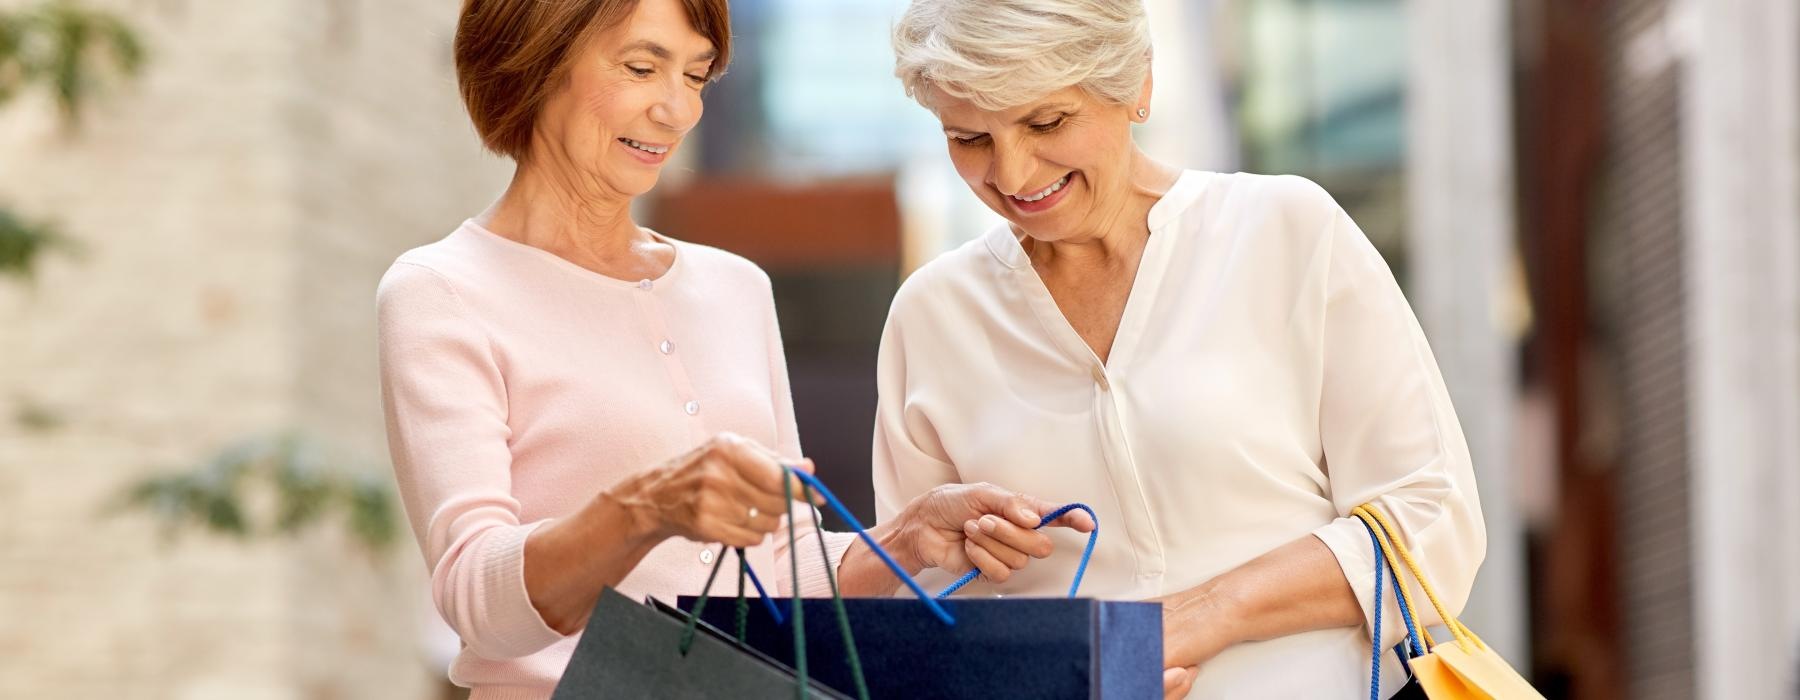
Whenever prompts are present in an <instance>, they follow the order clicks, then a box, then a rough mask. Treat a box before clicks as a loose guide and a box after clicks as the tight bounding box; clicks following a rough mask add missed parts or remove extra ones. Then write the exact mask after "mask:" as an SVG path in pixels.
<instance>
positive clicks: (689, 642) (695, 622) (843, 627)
mask: <svg viewBox="0 0 1800 700" xmlns="http://www.w3.org/2000/svg"><path fill="white" fill-rule="evenodd" d="M783 476H784V477H785V473H784V475H783ZM801 489H802V490H801V493H802V494H803V495H804V496H805V498H806V501H807V502H808V503H811V502H812V487H811V486H809V485H806V484H801ZM781 491H782V495H784V496H786V497H787V516H788V528H787V531H788V565H789V566H790V567H792V569H791V573H792V575H793V581H794V585H795V587H796V588H798V587H799V581H800V558H799V553H798V552H796V551H795V550H797V549H799V546H800V543H799V538H798V537H797V536H796V535H795V534H794V527H793V524H794V483H793V481H791V480H789V479H786V478H783V479H782V483H781ZM813 524H814V526H815V527H816V526H817V525H818V524H819V523H818V521H817V519H815V520H814V521H813ZM821 532H822V530H821ZM816 539H818V541H819V557H820V558H821V559H823V560H824V561H825V581H826V583H829V584H830V585H831V604H832V608H833V610H834V611H835V612H836V613H837V623H838V633H839V634H842V635H843V637H844V656H845V657H846V660H847V661H848V662H849V663H850V675H851V677H852V678H853V679H854V681H855V683H856V696H857V697H858V698H860V699H861V700H869V685H868V682H867V681H866V680H864V678H863V670H862V657H861V656H860V655H859V654H857V652H856V638H855V637H854V636H852V635H851V633H850V613H849V611H848V610H847V609H845V607H844V595H843V592H842V591H839V590H838V584H837V576H836V575H835V574H834V573H833V571H832V567H831V554H830V551H829V550H828V549H827V548H826V546H825V538H823V537H817V538H816ZM725 550H726V546H725V545H720V546H719V554H718V557H717V560H716V561H714V562H713V567H712V571H711V572H709V573H708V574H707V575H706V586H705V587H704V588H703V589H701V591H700V595H699V596H698V597H696V598H695V599H694V609H693V610H692V611H691V612H689V613H688V620H687V624H686V625H684V626H683V627H682V629H681V655H682V656H687V654H688V651H689V650H690V649H692V648H693V646H694V634H695V632H696V631H697V630H698V628H699V625H700V613H701V612H702V611H703V610H705V609H706V601H707V600H709V599H710V598H711V597H712V587H713V581H715V580H717V579H718V577H719V568H720V567H722V566H724V565H725ZM733 551H734V552H736V553H737V560H738V585H737V615H736V617H737V641H738V643H739V644H743V643H744V640H745V638H746V637H747V636H748V626H749V617H750V601H749V598H748V597H746V596H745V593H744V577H745V576H746V575H747V574H748V573H749V571H750V562H749V560H748V558H746V557H745V556H744V548H742V547H738V548H736V549H734V550H733ZM796 593H798V591H796ZM800 600H801V599H800V597H799V596H798V595H795V596H794V597H793V598H791V603H792V607H793V614H792V617H793V620H792V624H793V626H794V675H795V678H796V679H797V680H798V681H799V682H798V683H796V684H795V685H794V695H795V697H797V698H801V699H802V700H804V698H806V697H807V695H808V690H809V687H810V685H811V684H810V683H808V680H807V678H808V677H807V672H806V624H805V620H804V619H803V618H802V615H803V612H802V610H801V606H800Z"/></svg>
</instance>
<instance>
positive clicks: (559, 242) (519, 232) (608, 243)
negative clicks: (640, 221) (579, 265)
mask: <svg viewBox="0 0 1800 700" xmlns="http://www.w3.org/2000/svg"><path fill="white" fill-rule="evenodd" d="M476 220H477V222H479V223H481V224H482V225H483V226H486V227H487V228H488V229H490V230H492V231H494V232H495V233H498V234H500V235H502V236H506V237H507V238H512V239H514V240H517V241H519V242H521V243H524V244H526V245H530V246H534V247H538V248H543V249H545V250H549V251H552V252H556V253H559V254H573V255H574V256H577V257H583V258H593V259H609V258H614V257H616V256H619V255H624V254H627V253H629V251H630V250H631V247H632V246H633V245H634V244H638V243H642V242H644V241H647V240H649V235H648V234H646V233H644V232H643V231H642V230H641V229H639V228H638V227H637V224H636V223H634V222H633V221H632V220H631V197H630V196H629V195H625V194H622V193H619V192H617V191H615V190H613V189H612V188H610V187H608V186H606V184H605V183H604V182H602V181H601V180H600V179H599V178H597V177H594V176H592V175H590V174H587V173H583V172H582V171H581V170H579V169H577V168H574V167H571V164H570V163H569V161H568V159H567V158H564V157H559V155H558V154H540V153H533V154H532V157H530V158H528V159H527V160H525V161H523V162H521V163H520V164H519V166H518V168H517V169H516V170H514V171H513V179H512V183H511V184H509V185H508V186H507V188H506V192H505V193H504V194H502V195H501V196H500V199H499V201H497V202H495V203H494V204H493V206H491V207H488V209H487V211H485V212H482V213H481V215H480V216H478V217H476Z"/></svg>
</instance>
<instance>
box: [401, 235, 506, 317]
mask: <svg viewBox="0 0 1800 700" xmlns="http://www.w3.org/2000/svg"><path fill="white" fill-rule="evenodd" d="M478 254H479V251H478V249H477V248H476V246H475V245H474V242H473V241H470V240H468V232H467V231H465V230H463V229H462V228H458V229H457V230H455V231H452V232H451V233H450V234H449V235H447V236H445V237H444V238H441V239H439V240H437V241H434V242H431V243H427V244H425V245H422V246H419V247H417V248H413V249H411V250H408V251H406V252H404V253H401V254H400V256H399V257H398V258H396V259H395V260H394V263H393V264H392V265H389V266H388V269H387V272H386V273H384V274H383V275H382V276H381V282H380V283H379V284H378V285H376V288H375V299H376V302H377V303H378V304H379V305H380V306H381V307H382V308H383V309H387V308H390V307H393V306H395V305H403V304H407V303H409V302H425V301H428V300H433V299H444V298H448V297H454V296H455V295H456V293H457V292H456V290H457V288H459V287H463V288H466V287H469V286H472V283H473V279H472V278H473V277H475V276H476V275H478V274H479V272H480V270H481V265H480V264H479V261H478V260H477V259H476V258H477V257H478Z"/></svg>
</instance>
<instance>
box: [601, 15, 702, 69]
mask: <svg viewBox="0 0 1800 700" xmlns="http://www.w3.org/2000/svg"><path fill="white" fill-rule="evenodd" d="M594 44H595V45H596V46H597V47H601V48H604V49H607V50H610V51H624V50H637V49H642V50H646V51H650V50H652V47H660V48H663V49H666V50H667V51H669V52H672V53H673V54H674V56H673V57H674V58H675V59H677V60H688V59H692V58H695V57H697V56H700V55H702V54H707V53H710V52H712V51H713V49H714V47H713V43H712V40H711V39H708V38H707V37H706V35H704V34H701V33H700V32H699V31H698V30H696V29H694V26H693V23H692V22H690V21H689V20H688V15H687V10H686V9H685V8H683V7H682V5H681V2H680V1H679V0H639V2H638V3H637V7H636V8H634V9H633V10H632V11H631V14H630V15H629V16H627V17H626V18H625V19H624V21H621V22H619V23H618V24H616V25H613V26H612V27H609V28H607V29H606V30H605V31H602V32H600V33H599V35H597V36H595V37H594Z"/></svg>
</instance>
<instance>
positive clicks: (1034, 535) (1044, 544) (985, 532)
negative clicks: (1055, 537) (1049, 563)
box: [965, 515, 1055, 568]
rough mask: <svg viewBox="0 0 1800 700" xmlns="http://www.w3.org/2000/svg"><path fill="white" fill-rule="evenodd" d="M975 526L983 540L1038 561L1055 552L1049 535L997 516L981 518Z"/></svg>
mask: <svg viewBox="0 0 1800 700" xmlns="http://www.w3.org/2000/svg"><path fill="white" fill-rule="evenodd" d="M975 524H976V526H977V528H976V530H977V531H976V534H977V535H980V536H981V538H983V539H986V540H989V541H992V542H995V543H997V544H999V545H1001V546H1004V547H1007V548H1008V549H1011V550H1016V551H1019V552H1021V553H1023V554H1025V555H1029V556H1031V557H1034V558H1037V559H1043V558H1044V557H1048V556H1050V554H1051V552H1053V551H1054V550H1055V545H1053V544H1052V543H1051V542H1050V536H1049V535H1046V534H1044V533H1042V532H1039V531H1037V530H1035V529H1032V528H1028V527H1019V526H1018V525H1016V524H1014V523H1012V522H1011V521H1008V520H1004V519H1001V518H999V517H997V516H993V515H984V516H981V517H980V518H979V519H977V520H976V521H975ZM965 530H966V528H965ZM972 539H973V538H972ZM983 546H986V545H985V544H984V545H983ZM1013 568H1019V567H1013Z"/></svg>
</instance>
